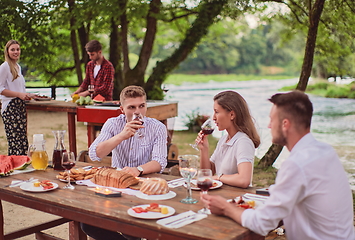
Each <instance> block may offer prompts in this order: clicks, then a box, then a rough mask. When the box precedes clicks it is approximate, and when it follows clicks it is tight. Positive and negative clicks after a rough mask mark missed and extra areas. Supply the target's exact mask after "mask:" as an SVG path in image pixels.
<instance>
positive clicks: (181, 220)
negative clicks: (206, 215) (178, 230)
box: [165, 213, 197, 226]
mask: <svg viewBox="0 0 355 240" xmlns="http://www.w3.org/2000/svg"><path fill="white" fill-rule="evenodd" d="M196 216H197V213H193V214H191V215H188V216H185V217H183V218H179V219H176V220H174V221H172V222H168V223H165V225H166V226H168V225H177V224H179V223H182V222H184V221H185V220H190V219H194V218H195V217H196Z"/></svg>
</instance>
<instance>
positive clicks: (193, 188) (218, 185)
mask: <svg viewBox="0 0 355 240" xmlns="http://www.w3.org/2000/svg"><path fill="white" fill-rule="evenodd" d="M191 183H192V184H194V185H191V189H192V190H201V189H200V188H199V187H194V186H197V180H195V179H193V180H191ZM213 183H214V185H215V186H214V187H211V188H210V189H209V190H212V189H216V188H220V187H222V185H223V183H222V182H221V181H218V180H213ZM216 184H217V185H216ZM184 187H186V183H184Z"/></svg>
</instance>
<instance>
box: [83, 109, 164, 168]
mask: <svg viewBox="0 0 355 240" xmlns="http://www.w3.org/2000/svg"><path fill="white" fill-rule="evenodd" d="M125 125H126V116H125V115H124V114H121V115H119V116H118V117H114V118H109V119H108V120H107V121H106V123H105V124H104V125H103V127H102V129H101V132H100V134H99V136H98V137H97V138H96V139H95V141H94V142H93V143H92V144H91V146H90V148H89V156H90V158H91V160H93V161H100V160H101V159H100V158H99V157H98V156H97V155H96V147H97V145H98V144H99V143H100V142H103V141H106V140H108V139H110V138H112V137H113V136H115V135H117V134H119V133H120V132H121V131H122V130H123V128H124V127H125ZM149 161H157V162H158V163H159V164H160V166H161V171H163V170H164V168H165V167H166V165H167V130H166V127H165V125H164V124H162V123H161V122H159V121H158V120H156V119H154V118H148V117H144V128H141V129H139V130H138V131H137V134H135V135H134V136H133V137H131V138H128V139H126V140H124V141H122V142H121V143H120V144H118V145H117V146H116V147H115V148H114V149H113V150H112V163H111V166H112V167H116V168H124V167H137V166H139V165H143V164H145V163H147V162H149Z"/></svg>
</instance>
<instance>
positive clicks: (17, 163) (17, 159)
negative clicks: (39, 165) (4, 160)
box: [10, 155, 32, 170]
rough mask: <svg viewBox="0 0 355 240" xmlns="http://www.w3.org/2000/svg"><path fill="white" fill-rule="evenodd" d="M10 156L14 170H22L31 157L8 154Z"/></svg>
mask: <svg viewBox="0 0 355 240" xmlns="http://www.w3.org/2000/svg"><path fill="white" fill-rule="evenodd" d="M10 157H12V164H13V168H14V169H15V170H23V169H26V168H27V167H28V166H29V165H30V164H31V162H32V161H31V158H29V157H28V156H24V155H21V156H15V155H12V156H10Z"/></svg>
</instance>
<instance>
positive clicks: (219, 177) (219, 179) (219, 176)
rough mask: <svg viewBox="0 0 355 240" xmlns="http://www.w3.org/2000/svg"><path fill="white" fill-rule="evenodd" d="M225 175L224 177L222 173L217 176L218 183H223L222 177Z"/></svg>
mask: <svg viewBox="0 0 355 240" xmlns="http://www.w3.org/2000/svg"><path fill="white" fill-rule="evenodd" d="M223 175H224V174H223V173H220V174H218V175H217V176H218V181H221V177H222V176H223Z"/></svg>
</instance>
